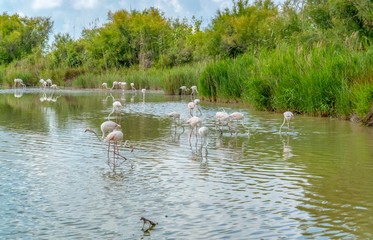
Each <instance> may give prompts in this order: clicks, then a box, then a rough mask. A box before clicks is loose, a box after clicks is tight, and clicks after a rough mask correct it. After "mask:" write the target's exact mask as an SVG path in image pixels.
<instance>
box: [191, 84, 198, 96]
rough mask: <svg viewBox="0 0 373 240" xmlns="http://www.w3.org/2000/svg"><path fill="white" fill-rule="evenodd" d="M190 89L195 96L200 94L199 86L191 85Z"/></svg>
mask: <svg viewBox="0 0 373 240" xmlns="http://www.w3.org/2000/svg"><path fill="white" fill-rule="evenodd" d="M190 89H191V90H192V92H191V95H192V98H193V97H194V95H196V94H198V90H197V86H191V87H190Z"/></svg>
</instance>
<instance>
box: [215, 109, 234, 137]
mask: <svg viewBox="0 0 373 240" xmlns="http://www.w3.org/2000/svg"><path fill="white" fill-rule="evenodd" d="M216 118H217V119H218V120H217V122H216V123H215V127H216V125H219V130H220V133H221V134H223V125H224V122H227V126H228V129H229V132H231V127H230V126H229V122H230V119H229V114H228V113H226V112H217V113H216ZM220 125H221V128H220ZM231 134H232V132H231Z"/></svg>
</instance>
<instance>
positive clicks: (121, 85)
mask: <svg viewBox="0 0 373 240" xmlns="http://www.w3.org/2000/svg"><path fill="white" fill-rule="evenodd" d="M126 85H127V83H126V82H119V87H120V88H121V89H122V91H124V90H125V89H126Z"/></svg>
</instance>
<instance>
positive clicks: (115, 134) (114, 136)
mask: <svg viewBox="0 0 373 240" xmlns="http://www.w3.org/2000/svg"><path fill="white" fill-rule="evenodd" d="M110 141H113V142H114V164H113V165H114V168H115V155H118V156H120V157H122V158H123V159H124V160H127V158H125V157H124V156H122V155H120V154H119V149H118V148H119V147H120V146H122V141H123V132H122V131H120V130H118V129H117V128H116V129H114V130H113V131H112V132H111V133H109V134H108V135H107V136H106V138H105V139H104V142H109V147H108V157H109V152H110ZM118 143H119V144H118ZM127 143H128V140H126V141H125V142H124V144H123V147H126V145H127ZM129 146H130V147H131V149H132V150H131V152H133V146H132V144H130V145H129ZM115 149H117V150H116V151H115Z"/></svg>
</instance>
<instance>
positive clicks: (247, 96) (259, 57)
mask: <svg viewBox="0 0 373 240" xmlns="http://www.w3.org/2000/svg"><path fill="white" fill-rule="evenodd" d="M372 67H373V50H370V51H358V50H353V49H344V48H340V47H338V46H324V45H322V44H318V45H316V46H314V47H313V48H312V49H303V48H298V47H294V46H287V45H283V46H279V47H278V48H276V49H273V50H265V49H263V50H262V51H261V52H260V53H257V54H254V53H246V54H245V55H243V56H241V57H239V58H237V59H236V60H232V59H228V60H220V61H216V62H211V63H209V64H208V65H207V66H206V68H205V70H204V71H203V73H202V75H201V77H200V82H199V86H200V87H201V89H200V92H201V94H202V95H203V96H205V97H207V98H210V99H211V100H216V99H224V100H235V99H241V100H242V101H244V102H247V103H249V104H251V105H253V106H255V107H256V108H258V109H262V110H264V109H266V110H274V111H285V110H291V111H294V112H299V113H307V114H310V115H320V116H336V117H349V116H350V115H352V113H353V112H354V111H356V112H357V113H358V114H359V116H360V117H361V118H363V116H365V115H367V114H368V113H369V112H370V111H371V109H372V108H371V107H372V101H373V95H372V89H373V80H372V79H373V77H372V75H373V73H372V69H373V68H372ZM362 78H363V79H365V80H362ZM366 79H370V80H369V81H367V80H366ZM361 82H364V84H363V85H361ZM356 84H359V85H356Z"/></svg>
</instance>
